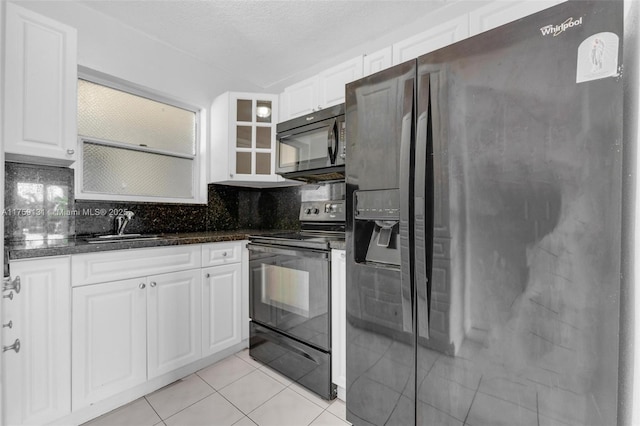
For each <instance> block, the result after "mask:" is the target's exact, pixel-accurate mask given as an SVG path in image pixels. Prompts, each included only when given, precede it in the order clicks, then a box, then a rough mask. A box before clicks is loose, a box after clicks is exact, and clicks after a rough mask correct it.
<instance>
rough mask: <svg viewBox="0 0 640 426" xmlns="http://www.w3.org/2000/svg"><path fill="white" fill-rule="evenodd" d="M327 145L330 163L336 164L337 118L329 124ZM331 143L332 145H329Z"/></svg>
mask: <svg viewBox="0 0 640 426" xmlns="http://www.w3.org/2000/svg"><path fill="white" fill-rule="evenodd" d="M328 142H329V147H328V148H327V149H328V151H329V161H331V165H332V166H333V165H335V164H336V158H337V157H338V122H337V120H335V119H334V120H333V123H332V124H331V131H330V132H329V141H328ZM331 144H333V147H331Z"/></svg>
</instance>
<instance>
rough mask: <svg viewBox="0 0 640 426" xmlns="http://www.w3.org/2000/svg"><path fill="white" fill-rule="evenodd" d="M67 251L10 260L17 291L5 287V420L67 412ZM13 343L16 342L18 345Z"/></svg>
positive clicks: (38, 420) (31, 420) (36, 419)
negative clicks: (13, 347)
mask: <svg viewBox="0 0 640 426" xmlns="http://www.w3.org/2000/svg"><path fill="white" fill-rule="evenodd" d="M69 271H70V265H69V257H56V258H46V259H38V260H23V261H15V262H12V263H11V276H12V278H13V279H16V277H19V281H20V291H19V292H16V291H11V292H9V291H4V292H3V295H4V296H9V295H10V294H12V295H13V296H12V299H8V298H4V299H2V300H3V308H4V319H3V326H4V329H3V331H4V339H3V340H4V346H5V347H7V346H9V345H13V344H16V342H18V341H19V342H20V343H19V345H20V347H19V350H8V351H6V352H4V353H3V363H4V369H5V370H4V373H5V374H4V377H5V380H4V386H5V406H4V407H5V424H9V425H18V424H44V423H48V422H51V421H53V420H55V419H58V418H60V417H63V416H65V415H67V414H69V413H70V412H71V386H70V385H71V354H70V352H71V316H70V313H71V309H70V306H69V305H70V289H71V285H70V278H69V274H70V272H69ZM16 349H18V348H17V346H16Z"/></svg>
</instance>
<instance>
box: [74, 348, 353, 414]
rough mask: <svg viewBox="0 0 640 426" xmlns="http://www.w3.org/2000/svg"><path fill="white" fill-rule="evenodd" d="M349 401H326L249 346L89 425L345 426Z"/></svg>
mask: <svg viewBox="0 0 640 426" xmlns="http://www.w3.org/2000/svg"><path fill="white" fill-rule="evenodd" d="M349 424H350V423H348V422H347V421H346V406H345V404H344V402H342V401H340V400H338V399H336V400H334V401H327V400H324V399H322V398H320V397H318V396H316V395H315V394H313V393H311V392H309V391H308V390H306V389H305V388H303V387H301V386H299V385H298V384H296V383H292V382H291V380H289V379H287V378H286V377H284V376H282V375H280V374H279V373H277V372H275V371H273V370H271V369H270V368H268V367H266V366H263V365H262V364H260V363H258V362H256V361H254V360H253V359H251V358H250V357H249V350H248V349H245V350H244V351H242V352H238V353H237V354H235V355H232V356H230V357H227V358H225V359H223V360H222V361H220V362H217V363H216V364H213V365H211V366H209V367H207V368H205V369H203V370H200V371H198V372H197V373H195V374H192V375H190V376H188V377H185V378H184V379H182V380H178V381H177V382H174V383H172V384H170V385H168V386H165V387H164V388H162V389H159V390H157V391H155V392H153V393H151V394H149V395H146V396H144V397H143V398H140V399H137V400H135V401H133V402H131V403H129V404H127V405H125V406H123V407H120V408H118V409H116V410H114V411H111V412H109V413H107V414H105V415H103V416H100V417H98V418H97V419H94V420H92V421H90V422H88V423H85V426H118V425H126V426H146V425H148V426H154V425H167V426H174V425H175V426H230V425H236V426H255V425H258V426H271V425H273V426H345V425H349Z"/></svg>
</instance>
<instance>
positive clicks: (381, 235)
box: [346, 61, 416, 425]
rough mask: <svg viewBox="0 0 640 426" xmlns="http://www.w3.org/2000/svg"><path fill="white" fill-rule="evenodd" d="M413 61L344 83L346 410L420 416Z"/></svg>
mask: <svg viewBox="0 0 640 426" xmlns="http://www.w3.org/2000/svg"><path fill="white" fill-rule="evenodd" d="M415 73H416V62H415V61H412V62H407V63H404V64H400V65H398V66H396V67H393V68H390V69H387V70H385V71H382V72H380V73H377V74H374V75H371V76H368V77H365V78H364V79H361V80H358V81H356V82H353V83H350V84H348V85H347V90H346V127H347V158H348V159H349V161H348V163H347V165H346V183H347V185H346V186H347V194H346V199H347V212H348V213H347V341H348V342H349V344H348V345H347V419H348V420H349V421H350V422H352V423H353V424H373V425H384V424H403V425H404V424H407V425H411V424H414V422H415V417H414V413H415V408H414V407H415V404H414V401H415V400H414V395H415V375H414V364H415V344H414V336H415V335H414V309H413V300H414V299H413V293H412V292H413V286H412V275H413V268H412V266H411V265H412V259H411V245H412V242H411V239H412V228H413V222H412V211H411V209H410V208H409V205H410V202H411V200H412V196H413V189H412V187H411V185H410V182H411V179H412V170H411V168H410V159H411V156H412V150H413V135H414V111H415V108H414V92H415Z"/></svg>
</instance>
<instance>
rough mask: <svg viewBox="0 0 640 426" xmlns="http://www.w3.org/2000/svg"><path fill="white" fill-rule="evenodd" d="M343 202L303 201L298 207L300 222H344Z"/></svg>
mask: <svg viewBox="0 0 640 426" xmlns="http://www.w3.org/2000/svg"><path fill="white" fill-rule="evenodd" d="M345 217H346V216H345V203H344V200H330V201H304V202H303V203H302V205H301V206H300V220H301V221H304V222H310V221H317V222H344V220H345Z"/></svg>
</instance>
